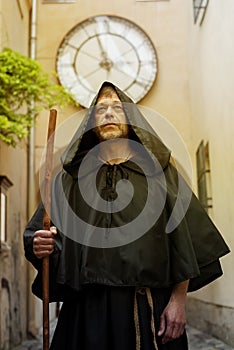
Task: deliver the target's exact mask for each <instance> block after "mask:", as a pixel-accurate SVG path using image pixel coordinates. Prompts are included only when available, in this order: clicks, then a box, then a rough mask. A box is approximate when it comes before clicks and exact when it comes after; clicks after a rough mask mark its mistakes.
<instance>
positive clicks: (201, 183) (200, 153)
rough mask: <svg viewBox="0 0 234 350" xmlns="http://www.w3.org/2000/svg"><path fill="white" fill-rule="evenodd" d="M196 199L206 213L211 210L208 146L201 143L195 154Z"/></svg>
mask: <svg viewBox="0 0 234 350" xmlns="http://www.w3.org/2000/svg"><path fill="white" fill-rule="evenodd" d="M196 162H197V187H198V198H199V200H200V202H201V204H202V205H203V207H204V208H205V209H206V211H207V212H208V210H209V208H212V196H211V178H210V159H209V144H208V142H207V143H206V144H204V141H201V143H200V145H199V146H198V149H197V152H196Z"/></svg>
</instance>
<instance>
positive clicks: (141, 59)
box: [56, 15, 158, 107]
mask: <svg viewBox="0 0 234 350" xmlns="http://www.w3.org/2000/svg"><path fill="white" fill-rule="evenodd" d="M157 67H158V65H157V54H156V50H155V48H154V46H153V44H152V41H151V40H150V38H149V37H148V36H147V35H146V33H145V32H144V31H143V30H142V29H141V28H140V27H139V26H138V25H136V24H135V23H134V22H132V21H130V20H128V19H125V18H122V17H118V16H112V15H110V16H109V15H103V16H94V17H90V18H88V19H86V20H84V21H83V22H81V23H78V24H77V25H76V26H75V27H73V28H72V29H71V30H70V31H69V32H68V33H67V34H66V35H65V37H64V39H63V40H62V42H61V44H60V46H59V49H58V51H57V59H56V70H57V73H58V78H59V81H60V83H61V84H62V85H63V86H64V87H65V89H66V90H67V91H69V92H70V93H71V94H72V95H73V97H74V99H75V100H76V101H77V102H78V103H79V104H80V105H81V106H83V107H89V106H90V103H91V101H92V99H93V98H94V96H95V95H96V93H97V91H98V90H99V88H100V86H101V84H102V83H103V82H104V81H110V82H111V83H113V84H114V85H116V86H118V87H119V88H120V89H121V90H122V91H124V92H125V93H126V94H127V95H128V96H129V97H130V98H131V99H132V100H133V101H134V102H139V101H140V100H141V99H142V98H143V97H144V96H145V95H146V94H147V93H148V91H149V90H150V89H151V87H152V85H153V83H154V81H155V79H156V75H157Z"/></svg>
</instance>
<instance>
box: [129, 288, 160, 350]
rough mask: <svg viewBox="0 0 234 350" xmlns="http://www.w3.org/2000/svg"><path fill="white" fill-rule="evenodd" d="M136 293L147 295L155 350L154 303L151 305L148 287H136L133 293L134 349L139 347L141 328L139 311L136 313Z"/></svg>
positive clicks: (151, 300)
mask: <svg viewBox="0 0 234 350" xmlns="http://www.w3.org/2000/svg"><path fill="white" fill-rule="evenodd" d="M137 293H139V294H142V295H145V294H146V297H147V301H148V304H149V307H150V311H151V322H150V324H151V331H152V334H153V344H154V348H155V350H158V346H157V342H156V328H155V321H154V305H153V299H152V295H151V291H150V288H136V289H135V294H134V323H135V329H136V350H140V349H141V330H140V322H139V313H138V302H137Z"/></svg>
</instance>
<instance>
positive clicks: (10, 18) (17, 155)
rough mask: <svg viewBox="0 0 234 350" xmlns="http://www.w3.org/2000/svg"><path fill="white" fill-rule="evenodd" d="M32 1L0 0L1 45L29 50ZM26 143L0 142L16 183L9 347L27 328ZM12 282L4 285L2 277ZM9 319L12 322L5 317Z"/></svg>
mask: <svg viewBox="0 0 234 350" xmlns="http://www.w3.org/2000/svg"><path fill="white" fill-rule="evenodd" d="M29 8H30V1H26V0H19V1H17V0H11V1H4V0H0V28H1V33H0V49H2V48H3V47H10V48H12V49H14V50H17V51H20V52H21V53H23V54H26V55H27V53H28V28H29ZM26 150H27V144H26V143H25V142H22V143H21V144H20V145H19V146H18V147H16V148H15V149H13V148H12V147H8V146H6V145H5V144H3V143H2V142H0V175H5V176H7V177H8V178H9V179H10V181H11V182H12V183H13V186H12V187H10V188H9V190H8V208H7V209H8V218H7V219H8V220H7V235H8V236H7V237H8V238H7V244H6V245H4V244H2V245H1V249H0V299H1V302H2V301H4V300H5V302H7V295H6V293H9V296H10V299H9V300H8V304H7V303H6V304H5V302H4V308H3V305H2V304H1V321H2V322H1V321H0V331H1V342H0V348H1V349H2V348H4V349H8V348H11V347H10V346H13V345H16V344H19V343H20V342H21V341H22V339H23V338H25V337H26V329H27V298H26V297H27V267H26V261H25V258H24V250H23V242H22V233H23V231H24V227H25V225H26V221H27V152H26ZM2 279H4V280H6V281H7V283H8V286H9V289H8V291H7V289H6V288H2V285H1V281H2ZM7 319H9V320H10V323H7V322H5V321H4V320H7Z"/></svg>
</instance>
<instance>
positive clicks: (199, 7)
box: [193, 0, 209, 25]
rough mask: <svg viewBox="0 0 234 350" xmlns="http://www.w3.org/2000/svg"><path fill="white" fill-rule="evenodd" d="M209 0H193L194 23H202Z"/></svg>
mask: <svg viewBox="0 0 234 350" xmlns="http://www.w3.org/2000/svg"><path fill="white" fill-rule="evenodd" d="M208 3H209V0H193V17H194V24H197V23H199V24H200V25H201V24H202V22H203V20H204V17H205V14H206V9H207V6H208Z"/></svg>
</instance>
